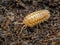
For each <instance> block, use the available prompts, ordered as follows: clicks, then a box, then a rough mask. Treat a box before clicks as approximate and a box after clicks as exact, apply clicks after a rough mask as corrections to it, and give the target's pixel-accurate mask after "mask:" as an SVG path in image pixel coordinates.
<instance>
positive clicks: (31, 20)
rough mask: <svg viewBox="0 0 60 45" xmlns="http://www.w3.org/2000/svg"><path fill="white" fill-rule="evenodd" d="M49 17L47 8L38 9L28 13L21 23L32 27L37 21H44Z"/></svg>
mask: <svg viewBox="0 0 60 45" xmlns="http://www.w3.org/2000/svg"><path fill="white" fill-rule="evenodd" d="M49 17H50V13H49V11H48V10H39V11H36V12H33V13H31V14H28V15H27V16H26V17H25V18H24V20H23V23H24V24H25V25H27V26H29V27H33V26H34V25H37V24H38V23H42V22H44V21H46V20H47V19H48V18H49Z"/></svg>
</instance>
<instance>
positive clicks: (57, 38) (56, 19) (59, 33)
mask: <svg viewBox="0 0 60 45" xmlns="http://www.w3.org/2000/svg"><path fill="white" fill-rule="evenodd" d="M41 9H47V10H49V11H50V15H51V16H50V18H49V20H47V21H45V22H44V23H41V24H38V25H36V26H34V27H26V29H24V30H23V32H22V34H20V32H21V28H22V27H23V24H18V23H22V21H23V19H24V17H25V16H27V14H29V13H32V12H34V11H36V10H41ZM15 22H18V23H17V24H15ZM0 45H60V0H0Z"/></svg>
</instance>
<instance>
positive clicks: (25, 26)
mask: <svg viewBox="0 0 60 45" xmlns="http://www.w3.org/2000/svg"><path fill="white" fill-rule="evenodd" d="M26 28H27V25H25V24H24V25H23V26H22V27H21V31H20V35H21V34H22V32H23V30H25V29H26Z"/></svg>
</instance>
